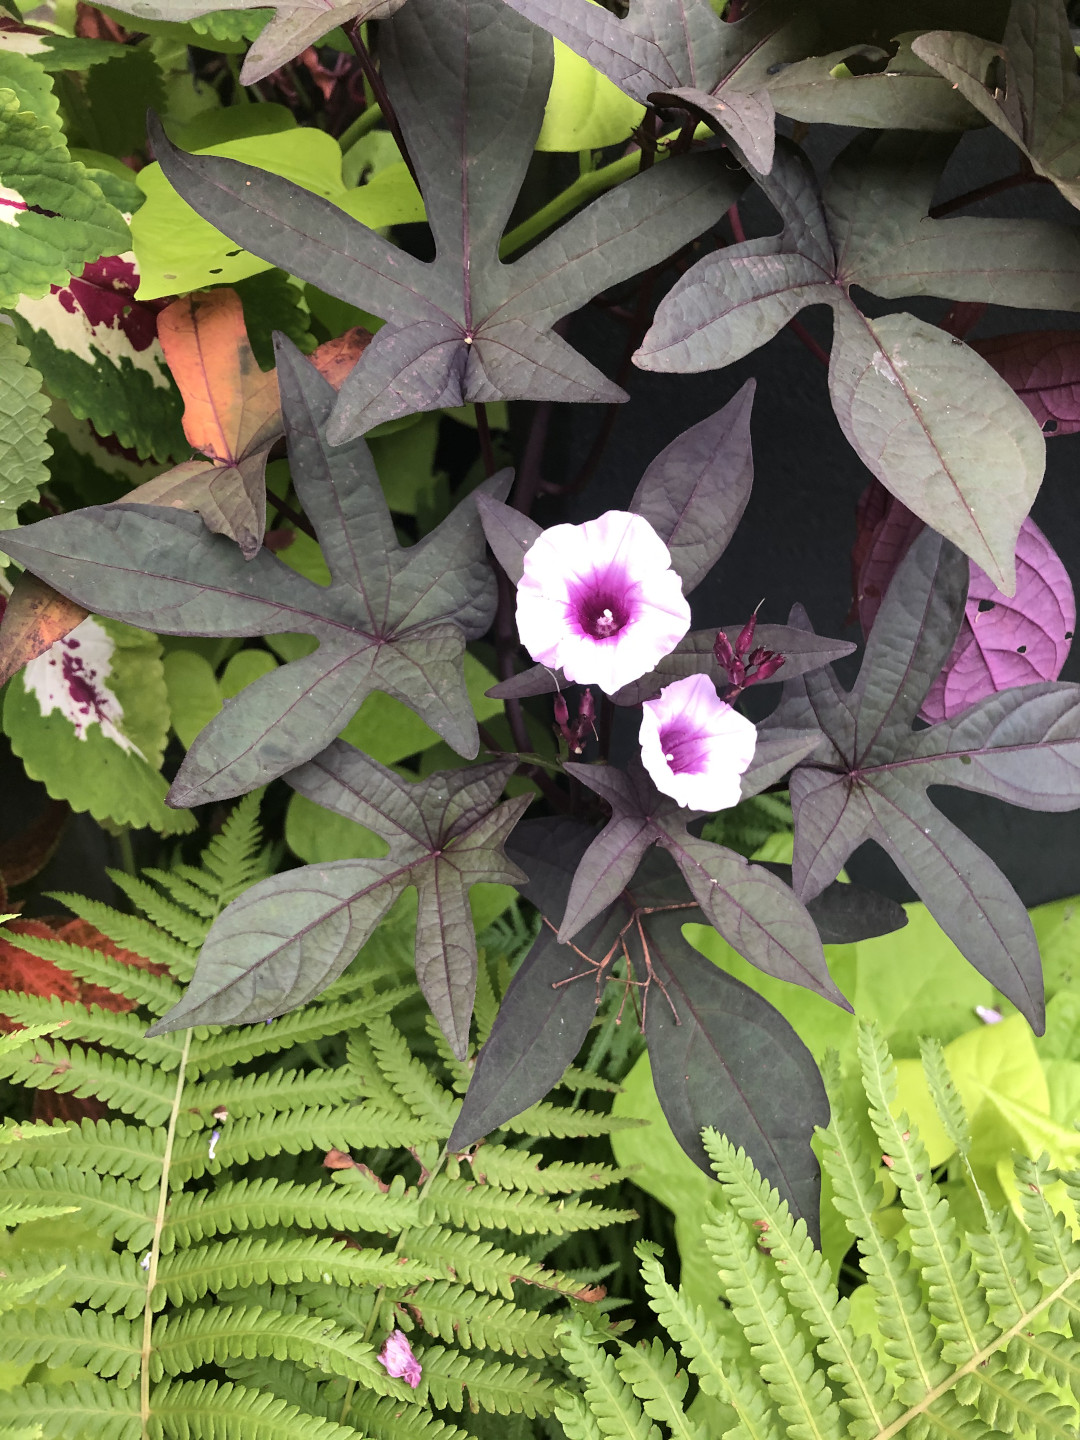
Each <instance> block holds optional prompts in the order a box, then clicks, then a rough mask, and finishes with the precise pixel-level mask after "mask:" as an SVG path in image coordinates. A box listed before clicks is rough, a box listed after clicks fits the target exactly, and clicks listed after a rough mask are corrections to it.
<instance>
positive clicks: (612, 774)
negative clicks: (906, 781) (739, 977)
mask: <svg viewBox="0 0 1080 1440" xmlns="http://www.w3.org/2000/svg"><path fill="white" fill-rule="evenodd" d="M565 768H566V769H567V771H568V772H569V773H570V774H571V775H573V776H574V777H575V778H576V779H578V780H580V781H581V783H582V784H583V785H586V786H588V788H589V789H590V790H592V791H594V792H595V793H596V794H597V795H599V796H600V797H601V798H602V799H603V800H604V801H606V803H607V804H608V805H609V806H610V807H611V819H610V820H609V821H608V823H607V825H606V826H605V827H604V829H603V830H602V831H601V832H600V834H599V835H598V836H597V837H596V839H595V840H594V841H593V843H592V845H590V847H589V849H588V850H587V851H586V853H585V856H584V858H583V859H582V861H581V864H580V865H579V866H578V869H577V873H576V874H575V876H574V883H573V885H572V886H571V888H570V895H569V898H568V900H567V903H566V913H565V914H564V915H563V918H562V923H561V925H560V926H559V936H558V938H559V941H560V942H561V943H565V942H566V941H568V940H570V939H572V938H573V937H574V935H576V934H577V932H578V931H579V930H580V929H581V927H582V926H583V925H585V924H587V923H588V922H589V921H590V920H594V919H595V918H596V917H597V916H598V915H600V914H602V913H603V911H604V910H605V909H606V908H607V907H608V906H609V905H611V904H612V903H613V902H614V901H615V900H616V899H617V898H618V896H619V894H620V893H621V891H622V890H623V888H624V887H625V886H626V885H627V884H628V883H629V882H630V879H631V878H632V876H633V875H634V873H635V871H636V870H637V868H638V865H639V864H640V862H641V860H642V857H643V856H644V855H645V852H646V851H647V850H648V849H649V848H650V846H652V845H659V846H661V847H662V848H663V849H665V850H667V851H668V853H669V854H670V855H671V857H672V858H673V860H674V861H675V864H676V865H677V866H678V867H679V870H680V871H681V872H682V876H683V879H684V880H685V881H686V884H687V886H688V887H689V889H690V893H691V894H692V895H693V897H694V899H695V900H696V901H697V903H698V905H699V906H700V907H701V910H702V913H703V914H704V915H705V917H706V919H707V920H708V922H709V924H710V925H712V926H713V927H714V928H715V929H716V930H718V931H719V932H720V934H721V935H722V936H723V937H724V939H725V940H726V941H727V942H728V944H729V945H730V946H731V947H732V948H733V949H734V950H737V951H738V952H739V954H740V955H742V956H743V957H744V959H746V960H749V962H750V964H751V965H755V966H756V967H757V968H758V969H759V970H762V971H764V973H765V974H766V975H773V976H775V977H776V978H777V979H778V980H789V981H792V982H793V983H795V984H797V985H804V986H806V988H807V989H809V990H813V991H814V992H815V993H816V994H818V995H823V996H824V997H825V998H826V999H829V1000H833V1001H835V1002H836V1003H837V1004H838V1005H843V1006H844V1007H845V1008H850V1007H848V1006H847V1001H846V1000H845V999H844V997H843V995H841V993H840V991H839V990H838V989H837V988H836V985H835V984H834V983H833V980H832V977H831V976H830V975H829V970H828V966H827V965H826V964H825V955H824V953H823V951H822V948H821V941H820V939H819V938H818V933H817V930H816V928H815V926H814V923H813V921H812V920H811V918H810V916H809V915H808V914H807V913H806V910H805V908H804V907H803V906H802V905H800V904H799V902H798V900H796V898H795V896H794V894H793V893H792V891H791V890H790V888H789V887H788V886H787V885H785V884H784V883H783V881H781V880H779V879H777V877H776V876H775V875H773V874H772V873H771V872H770V871H768V870H765V869H763V868H762V867H761V866H760V865H754V864H752V863H751V862H750V861H749V860H747V859H746V858H745V857H744V856H742V855H739V854H738V853H737V852H736V851H734V850H729V849H727V848H726V847H725V846H723V845H715V844H713V843H712V842H711V841H709V840H702V839H699V838H698V837H696V836H694V835H691V834H690V832H689V830H688V829H687V825H688V824H689V822H690V821H691V820H694V819H695V818H697V817H698V814H699V812H696V811H692V810H685V809H683V808H682V807H680V806H679V805H677V804H675V802H674V801H673V800H671V799H669V798H668V797H667V796H666V795H661V794H660V792H659V791H658V790H657V789H656V786H655V785H654V784H653V783H652V780H651V779H650V778H649V776H648V775H647V773H646V772H645V770H644V768H643V767H642V766H641V765H639V764H634V765H632V766H631V768H630V770H629V771H623V770H618V769H616V768H615V767H614V766H612V765H579V764H574V763H568V764H567V765H566V767H565Z"/></svg>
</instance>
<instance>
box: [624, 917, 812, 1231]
mask: <svg viewBox="0 0 1080 1440" xmlns="http://www.w3.org/2000/svg"><path fill="white" fill-rule="evenodd" d="M688 918H689V919H693V918H694V917H693V914H692V913H691V914H690V915H689V916H688V915H687V914H686V913H685V912H679V911H668V912H666V913H662V914H658V915H651V916H650V917H649V921H648V925H647V936H648V947H649V960H650V962H651V964H652V967H653V970H654V972H655V975H656V983H655V985H654V986H653V988H652V989H651V990H650V992H649V999H648V1007H647V1009H646V1012H645V1035H646V1038H647V1039H648V1042H649V1060H650V1063H651V1065H652V1076H653V1084H654V1085H655V1086H656V1096H657V1099H658V1100H659V1101H660V1105H661V1107H662V1109H663V1111H664V1115H665V1116H666V1118H667V1122H668V1124H669V1125H670V1126H671V1129H672V1131H673V1132H674V1134H675V1137H676V1139H677V1140H678V1142H679V1144H680V1145H681V1146H682V1147H683V1149H684V1150H685V1151H686V1153H687V1154H688V1155H689V1156H690V1158H691V1159H692V1160H693V1161H695V1163H696V1164H697V1165H699V1166H700V1167H701V1169H702V1170H704V1171H705V1172H706V1174H712V1169H711V1166H710V1165H709V1160H708V1156H707V1155H706V1153H705V1147H704V1145H703V1144H702V1141H701V1132H702V1130H703V1129H704V1128H705V1127H706V1126H710V1127H712V1128H713V1129H715V1130H719V1131H720V1132H721V1133H722V1134H724V1135H726V1136H727V1138H728V1139H729V1140H730V1141H731V1143H732V1144H733V1145H736V1146H738V1145H741V1146H742V1147H743V1149H744V1150H745V1151H746V1152H747V1154H748V1155H750V1156H751V1157H752V1158H753V1161H754V1164H755V1165H756V1166H757V1168H758V1169H759V1170H760V1171H761V1173H762V1175H764V1176H766V1177H767V1178H768V1180H769V1181H770V1182H771V1183H772V1184H773V1185H775V1186H776V1188H777V1190H778V1191H779V1192H780V1194H781V1196H782V1197H783V1198H784V1199H785V1200H786V1201H787V1202H788V1205H789V1206H790V1207H791V1210H792V1214H793V1215H796V1216H798V1215H801V1216H802V1217H803V1219H804V1220H805V1221H806V1225H807V1229H808V1230H809V1231H810V1234H811V1235H812V1236H813V1237H814V1238H815V1241H816V1239H817V1237H818V1236H819V1234H820V1221H819V1214H818V1205H819V1186H820V1170H819V1168H818V1163H817V1159H816V1157H815V1155H814V1152H813V1150H812V1149H811V1148H810V1137H811V1135H812V1134H813V1132H814V1128H815V1126H819V1125H821V1126H823V1125H826V1124H828V1115H829V1105H828V1101H827V1099H826V1097H825V1087H824V1085H823V1084H822V1081H821V1076H820V1074H819V1073H818V1068H817V1065H816V1064H815V1063H814V1058H813V1056H812V1055H811V1054H810V1052H809V1050H807V1048H806V1046H805V1045H804V1044H803V1043H802V1041H801V1040H800V1039H799V1037H798V1035H797V1034H796V1033H795V1031H794V1030H793V1029H792V1028H791V1026H790V1025H789V1024H788V1022H787V1021H786V1020H785V1019H784V1017H783V1016H782V1015H781V1014H780V1013H779V1012H778V1011H777V1010H774V1009H773V1007H772V1006H771V1005H770V1004H769V1003H768V1002H767V1001H766V1000H764V999H763V998H762V997H761V996H760V995H759V994H758V993H757V992H756V991H755V990H751V989H750V987H749V986H748V985H743V984H742V983H741V982H740V981H738V980H736V979H734V978H733V977H732V976H730V975H728V974H726V973H725V972H724V971H723V970H721V969H720V968H719V966H716V965H712V964H710V962H709V961H708V960H706V959H705V957H704V956H703V955H700V954H699V953H698V952H697V951H696V950H694V949H693V947H692V946H691V945H689V944H688V943H687V942H686V940H684V938H683V935H682V926H683V925H684V924H685V923H686V921H687V919H688Z"/></svg>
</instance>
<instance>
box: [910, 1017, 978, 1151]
mask: <svg viewBox="0 0 1080 1440" xmlns="http://www.w3.org/2000/svg"><path fill="white" fill-rule="evenodd" d="M919 1053H920V1055H921V1057H922V1064H923V1072H924V1073H925V1075H926V1083H927V1086H928V1088H929V1090H930V1098H931V1099H932V1100H933V1102H934V1108H935V1109H936V1110H937V1112H938V1115H939V1116H940V1118H941V1123H942V1125H943V1127H944V1129H945V1133H946V1135H947V1136H948V1137H949V1139H950V1141H951V1142H952V1143H953V1145H954V1146H955V1147H956V1150H957V1153H958V1154H959V1155H960V1156H961V1158H962V1159H963V1160H965V1161H966V1160H967V1158H968V1152H969V1151H970V1150H971V1125H970V1124H969V1123H968V1117H967V1111H966V1110H965V1109H964V1102H963V1100H962V1099H961V1098H960V1092H959V1091H958V1090H957V1088H956V1082H955V1081H954V1080H953V1078H952V1075H951V1074H950V1073H949V1065H948V1062H947V1060H946V1059H945V1048H944V1046H943V1045H942V1043H941V1041H940V1040H938V1039H937V1038H936V1037H930V1036H926V1035H924V1036H922V1037H921V1039H920V1040H919Z"/></svg>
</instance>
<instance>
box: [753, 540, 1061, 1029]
mask: <svg viewBox="0 0 1080 1440" xmlns="http://www.w3.org/2000/svg"><path fill="white" fill-rule="evenodd" d="M968 570H969V567H968V562H967V561H966V560H965V558H964V557H963V555H961V553H960V552H959V551H958V550H956V549H955V548H954V547H952V546H951V545H949V544H948V542H946V541H943V540H942V538H941V537H940V536H939V535H937V534H935V533H934V532H933V531H932V530H929V529H926V530H924V531H923V532H922V533H921V534H920V535H919V536H918V537H917V538H916V540H915V541H914V543H913V544H911V546H910V548H909V549H908V550H907V553H906V555H905V556H904V558H903V560H902V562H901V563H900V565H899V567H898V569H897V570H896V573H895V575H894V577H893V579H892V583H891V584H890V586H889V589H888V591H887V593H886V595H885V599H884V601H883V603H882V605H881V608H880V610H879V611H878V614H877V618H876V620H875V622H874V627H873V629H872V630H871V632H870V639H869V643H868V645H867V650H866V655H865V656H864V659H863V664H862V668H861V670H860V672H859V677H858V680H857V681H856V684H855V687H854V689H853V690H852V691H851V692H850V693H848V692H846V691H844V690H843V689H842V688H841V687H840V686H839V684H838V683H837V682H836V680H835V678H834V677H833V676H832V673H831V671H829V670H822V671H818V672H815V673H813V674H810V675H807V676H803V677H800V678H798V679H795V680H791V681H789V682H788V684H787V685H786V686H785V689H784V698H783V700H782V702H781V704H780V706H779V707H778V709H777V710H776V711H775V712H774V715H773V716H771V717H770V719H769V720H768V721H766V722H765V725H764V726H763V734H764V735H767V734H768V733H769V731H770V728H771V727H773V726H776V727H783V728H784V729H785V730H791V729H798V728H803V727H806V728H808V729H809V730H810V732H811V733H814V732H815V731H816V730H818V729H820V730H821V731H823V732H824V735H825V737H826V740H827V742H828V743H827V744H826V745H822V746H820V747H819V749H818V750H816V751H815V752H814V753H813V754H812V755H810V756H809V757H808V758H807V759H805V760H803V761H801V762H800V763H799V764H798V765H797V766H796V767H795V769H794V770H793V772H792V774H791V778H790V782H789V788H790V792H791V802H792V810H793V814H794V818H795V854H794V866H793V880H794V887H795V892H796V894H797V895H799V896H800V897H801V898H802V899H803V900H807V899H809V898H811V897H812V896H814V895H817V894H819V893H820V892H821V891H822V890H823V889H824V888H825V886H826V885H828V884H829V883H830V882H831V881H832V880H833V879H834V878H835V877H836V875H837V874H838V873H839V871H840V868H841V867H842V866H843V864H844V862H845V861H846V860H847V858H848V856H849V855H850V854H851V853H852V851H853V850H854V849H855V848H856V847H857V846H858V845H860V844H861V843H862V842H863V841H864V840H870V839H872V840H875V841H876V842H877V843H878V844H879V845H881V846H882V847H883V848H884V849H885V850H886V851H887V852H888V854H889V855H890V856H891V857H892V859H893V860H894V861H895V863H896V865H897V867H898V868H899V869H900V871H901V872H902V874H903V875H904V876H905V877H906V878H907V880H908V881H909V883H910V884H911V885H912V886H913V887H914V888H915V889H916V891H917V892H918V893H919V894H920V896H921V897H922V899H923V901H924V902H925V904H926V905H927V907H928V908H929V910H930V911H931V913H932V914H933V915H934V917H935V918H936V919H937V921H938V923H939V924H940V925H941V928H942V929H943V930H944V931H945V933H946V934H947V935H949V937H950V938H951V939H952V940H953V942H954V943H955V944H956V946H957V947H958V948H959V949H960V950H961V951H962V952H963V954H964V955H965V956H966V957H967V958H968V960H970V961H971V963H972V964H973V965H974V966H975V968H976V969H977V970H979V971H980V973H981V974H983V975H985V976H986V978H987V979H988V980H990V981H991V982H992V983H993V984H994V985H996V986H997V988H998V989H1000V990H1001V991H1002V992H1003V993H1004V994H1006V995H1007V996H1008V997H1009V999H1011V1000H1012V1001H1013V1003H1014V1004H1015V1005H1016V1006H1017V1007H1018V1008H1019V1009H1020V1010H1021V1011H1022V1012H1023V1013H1024V1014H1025V1015H1026V1016H1027V1017H1028V1019H1029V1020H1030V1021H1031V1023H1032V1025H1033V1026H1034V1027H1036V1029H1039V1028H1041V1026H1042V1023H1043V995H1042V970H1041V965H1040V960H1039V952H1038V946H1037V945H1036V942H1035V935H1034V932H1033V930H1032V927H1031V922H1030V920H1029V919H1028V915H1027V911H1026V910H1025V908H1024V906H1023V904H1022V903H1021V901H1020V899H1019V897H1018V896H1017V895H1016V893H1015V891H1014V890H1013V888H1012V886H1011V885H1010V884H1009V882H1008V881H1007V880H1006V878H1005V876H1004V875H1002V874H1001V872H1000V871H999V870H998V868H997V866H996V865H994V863H993V862H992V861H991V860H990V859H989V857H988V856H986V855H985V854H983V852H982V851H980V850H979V849H978V848H977V847H976V846H975V845H974V844H972V842H971V841H970V840H969V839H968V838H967V836H966V835H964V834H963V832H962V831H960V830H959V829H958V828H957V827H956V826H955V825H953V824H952V822H951V821H949V820H946V818H945V817H944V816H943V815H942V814H941V812H940V811H938V810H937V809H936V808H935V807H934V805H933V804H932V803H931V801H930V799H929V798H928V795H927V789H928V787H929V786H931V785H955V786H958V787H959V788H961V789H965V790H972V791H975V792H977V793H980V794H985V795H991V796H994V797H996V798H998V799H1001V800H1007V801H1008V802H1009V803H1010V804H1013V805H1023V806H1025V807H1027V808H1029V809H1035V810H1051V811H1061V810H1071V809H1075V808H1076V807H1077V806H1078V805H1080V687H1078V686H1076V685H1070V684H1062V683H1053V682H1044V683H1041V684H1034V685H1024V686H1021V687H1020V688H1017V689H1010V690H1005V691H1002V692H1001V693H1000V694H994V695H990V696H988V697H986V698H985V699H982V700H980V701H979V702H978V703H976V704H975V705H972V706H970V707H968V708H967V709H965V710H964V711H963V712H962V713H961V714H959V715H958V716H957V717H956V718H955V719H952V720H946V721H943V722H941V723H939V724H936V725H932V726H930V727H929V728H927V729H923V730H913V729H912V722H913V721H914V720H915V718H916V714H917V712H918V711H919V709H920V707H921V706H922V705H923V704H924V702H925V700H926V697H927V694H928V693H929V691H930V688H931V686H932V685H933V683H934V681H935V680H936V678H937V676H938V674H939V673H940V671H941V667H942V664H943V663H944V662H945V660H946V659H947V657H948V656H949V655H950V654H951V653H952V651H953V647H954V645H955V643H956V638H957V635H958V633H959V631H960V626H961V623H962V621H963V617H964V610H965V601H966V598H967V589H968ZM795 618H796V619H797V618H798V617H795Z"/></svg>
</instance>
